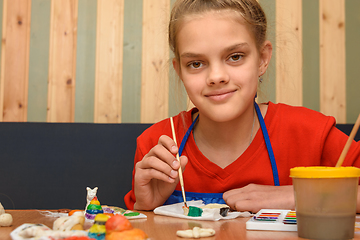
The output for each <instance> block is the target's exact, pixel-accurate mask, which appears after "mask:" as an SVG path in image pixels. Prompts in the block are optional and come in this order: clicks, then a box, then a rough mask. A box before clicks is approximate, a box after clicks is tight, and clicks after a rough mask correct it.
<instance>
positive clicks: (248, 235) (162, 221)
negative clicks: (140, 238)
mask: <svg viewBox="0 0 360 240" xmlns="http://www.w3.org/2000/svg"><path fill="white" fill-rule="evenodd" d="M40 211H41V210H40ZM6 212H7V213H10V214H11V215H12V216H13V220H14V222H13V225H12V226H11V227H0V239H1V240H11V237H10V233H11V231H13V230H14V229H15V228H17V227H18V226H20V225H21V224H23V223H42V224H45V225H47V226H49V227H51V228H52V224H53V222H54V221H55V219H56V218H52V217H45V216H43V215H41V214H40V212H39V210H7V211H6ZM142 213H144V214H145V215H147V219H133V220H130V222H131V224H132V225H133V226H134V227H136V228H140V229H142V230H144V231H145V232H146V233H147V234H148V236H149V237H150V239H151V240H172V239H177V240H185V239H184V238H180V237H177V236H176V231H177V230H184V229H190V228H193V227H194V226H199V227H204V228H213V229H215V231H216V234H215V236H213V237H209V238H202V239H204V240H205V239H206V240H215V239H216V240H220V239H221V240H232V239H236V240H242V239H252V240H265V239H266V240H271V239H276V240H282V239H287V240H291V239H302V238H299V237H298V236H297V232H277V231H248V230H246V228H245V223H246V221H247V220H249V218H237V219H233V220H220V221H198V220H197V221H196V220H187V219H179V218H172V217H166V216H160V215H155V214H154V213H153V212H142ZM357 221H360V219H359V218H357ZM354 239H360V234H359V233H355V238H354Z"/></svg>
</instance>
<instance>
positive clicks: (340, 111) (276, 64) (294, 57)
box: [0, 0, 360, 123]
mask: <svg viewBox="0 0 360 240" xmlns="http://www.w3.org/2000/svg"><path fill="white" fill-rule="evenodd" d="M173 2H174V0H149V1H148V0H132V1H130V0H129V1H125V0H106V1H102V0H11V1H10V0H0V11H1V14H0V18H2V23H1V25H0V26H1V29H0V31H1V32H2V46H1V53H0V54H1V66H0V67H1V68H0V121H19V122H20V121H48V122H74V121H75V122H95V123H120V122H132V123H141V122H142V123H154V122H157V121H159V120H162V119H164V118H166V117H169V116H170V115H175V114H177V113H178V112H179V111H181V110H186V108H187V107H191V106H192V105H191V103H190V102H187V101H188V99H187V98H186V97H185V96H181V94H180V97H179V96H178V92H181V89H183V87H180V88H179V87H178V86H177V85H176V84H173V83H174V82H172V81H174V74H173V73H174V72H173V70H172V67H171V61H170V59H171V55H169V49H168V43H167V25H168V19H169V13H170V7H171V5H172V4H173ZM259 2H260V4H261V5H262V6H263V9H264V11H265V13H266V14H267V19H268V37H269V39H270V40H271V42H272V43H273V59H272V61H271V62H270V67H269V69H268V71H267V73H266V74H265V78H264V82H263V83H262V84H261V86H260V92H259V99H258V101H260V102H266V101H273V102H284V103H287V104H291V105H303V106H305V107H308V108H311V109H314V110H317V111H320V112H322V113H324V114H326V115H333V116H334V117H335V118H336V120H337V121H338V122H339V123H352V122H353V121H354V120H355V118H356V117H357V115H358V114H359V109H360V105H359V104H358V103H359V102H360V94H359V87H358V86H359V84H360V81H358V77H357V76H358V75H359V74H358V72H359V69H360V68H359V67H358V66H359V63H358V61H357V58H358V56H359V54H358V53H359V52H360V45H359V44H358V41H359V37H358V34H359V30H358V29H360V17H359V14H358V10H359V1H358V0H346V1H345V0H292V1H289V0H259ZM20 3H21V4H20ZM345 13H346V14H345ZM345 17H346V19H345ZM18 18H19V19H21V21H18ZM78 18H79V19H78ZM20 22H21V24H19V23H20ZM49 22H50V23H49ZM29 32H30V34H29ZM29 35H30V37H29ZM123 52H124V53H123ZM79 54H80V55H79ZM169 63H170V64H169ZM175 81H176V80H175Z"/></svg>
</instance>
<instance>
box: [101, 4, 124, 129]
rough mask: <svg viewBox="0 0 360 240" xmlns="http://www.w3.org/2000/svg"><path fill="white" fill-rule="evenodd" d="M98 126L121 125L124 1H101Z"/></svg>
mask: <svg viewBox="0 0 360 240" xmlns="http://www.w3.org/2000/svg"><path fill="white" fill-rule="evenodd" d="M97 11H98V12H97V39H96V78H95V82H96V83H95V116H94V121H95V122H96V123H119V122H121V98H122V97H121V88H122V61H123V21H124V0H107V1H98V7H97Z"/></svg>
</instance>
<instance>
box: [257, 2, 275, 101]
mask: <svg viewBox="0 0 360 240" xmlns="http://www.w3.org/2000/svg"><path fill="white" fill-rule="evenodd" d="M258 2H259V3H260V4H261V7H262V8H263V10H264V12H265V15H266V19H267V24H268V26H267V38H268V40H269V41H270V42H271V44H272V47H273V51H272V57H271V60H270V64H269V67H268V69H267V70H266V73H265V74H264V81H263V82H262V83H261V84H260V86H259V91H258V98H257V102H260V103H262V102H268V101H272V102H276V51H277V46H276V0H259V1H258Z"/></svg>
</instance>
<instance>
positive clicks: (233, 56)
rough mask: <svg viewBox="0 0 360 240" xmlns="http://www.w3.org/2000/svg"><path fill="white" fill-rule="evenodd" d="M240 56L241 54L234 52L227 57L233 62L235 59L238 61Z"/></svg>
mask: <svg viewBox="0 0 360 240" xmlns="http://www.w3.org/2000/svg"><path fill="white" fill-rule="evenodd" d="M241 58H242V55H240V54H234V55H231V56H230V58H229V59H230V60H231V61H233V62H236V61H239V60H240V59H241Z"/></svg>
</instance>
